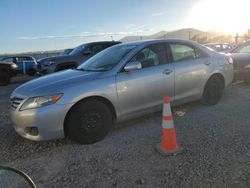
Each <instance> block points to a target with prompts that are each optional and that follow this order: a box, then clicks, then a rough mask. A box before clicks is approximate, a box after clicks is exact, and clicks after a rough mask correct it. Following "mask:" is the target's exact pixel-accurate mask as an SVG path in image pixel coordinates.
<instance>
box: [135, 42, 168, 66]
mask: <svg viewBox="0 0 250 188" xmlns="http://www.w3.org/2000/svg"><path fill="white" fill-rule="evenodd" d="M132 61H139V62H141V64H142V68H147V67H152V66H157V65H161V64H166V63H167V56H166V48H165V46H164V45H162V44H159V45H151V46H148V47H146V48H144V49H143V50H141V51H140V52H138V53H137V54H136V55H135V56H134V57H133V58H132V59H131V60H130V62H132Z"/></svg>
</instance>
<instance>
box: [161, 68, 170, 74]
mask: <svg viewBox="0 0 250 188" xmlns="http://www.w3.org/2000/svg"><path fill="white" fill-rule="evenodd" d="M172 72H173V70H170V69H166V70H164V71H163V72H162V74H166V75H169V74H171V73H172Z"/></svg>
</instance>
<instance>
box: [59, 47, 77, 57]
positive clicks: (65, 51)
mask: <svg viewBox="0 0 250 188" xmlns="http://www.w3.org/2000/svg"><path fill="white" fill-rule="evenodd" d="M73 50H74V48H68V49H65V50H63V51H62V53H60V54H59V56H63V55H69V54H70V53H71V52H72V51H73Z"/></svg>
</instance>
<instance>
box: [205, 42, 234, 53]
mask: <svg viewBox="0 0 250 188" xmlns="http://www.w3.org/2000/svg"><path fill="white" fill-rule="evenodd" d="M204 46H206V47H209V48H211V49H213V50H215V51H216V52H222V53H228V52H231V51H232V50H233V49H234V46H233V45H231V44H228V43H208V44H204Z"/></svg>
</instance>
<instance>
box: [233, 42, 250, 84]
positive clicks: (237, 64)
mask: <svg viewBox="0 0 250 188" xmlns="http://www.w3.org/2000/svg"><path fill="white" fill-rule="evenodd" d="M230 55H231V57H232V59H233V61H234V79H235V80H248V81H249V80H250V41H248V42H245V43H242V44H240V45H238V46H237V48H235V49H234V50H233V51H232V52H231V54H230Z"/></svg>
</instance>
